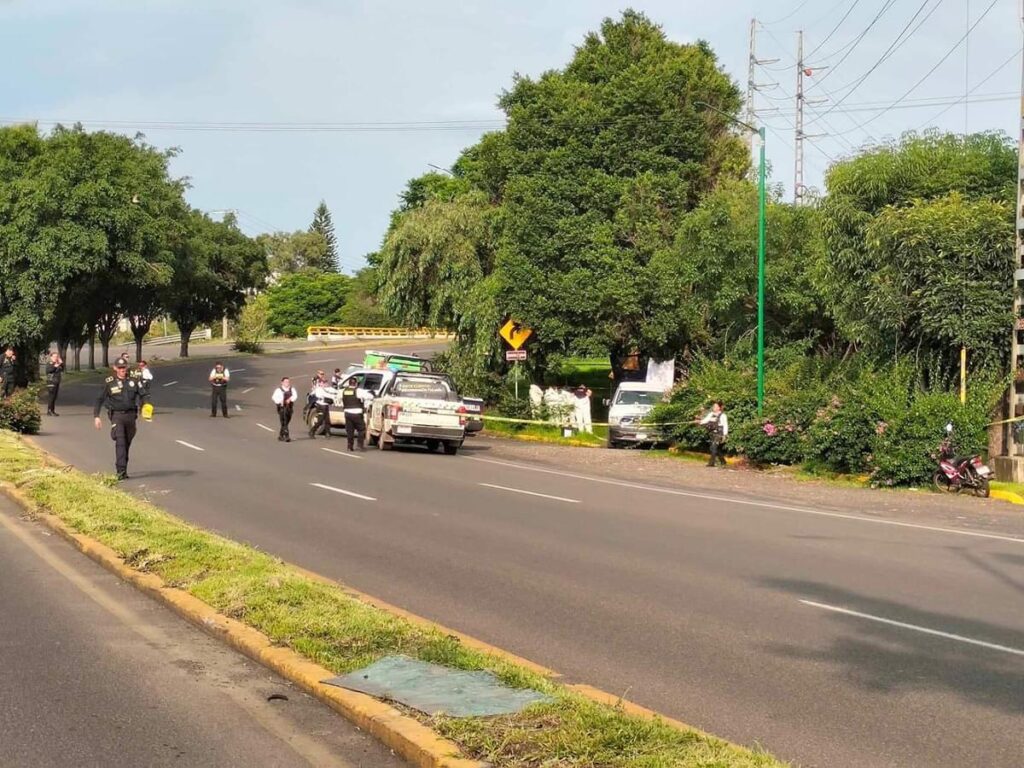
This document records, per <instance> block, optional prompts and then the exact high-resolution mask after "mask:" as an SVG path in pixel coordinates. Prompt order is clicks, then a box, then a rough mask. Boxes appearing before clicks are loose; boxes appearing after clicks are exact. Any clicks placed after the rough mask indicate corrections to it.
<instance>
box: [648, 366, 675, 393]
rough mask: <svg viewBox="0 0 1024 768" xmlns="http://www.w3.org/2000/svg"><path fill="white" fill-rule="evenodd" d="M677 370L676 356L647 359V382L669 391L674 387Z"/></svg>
mask: <svg viewBox="0 0 1024 768" xmlns="http://www.w3.org/2000/svg"><path fill="white" fill-rule="evenodd" d="M675 372H676V361H675V358H672V359H671V360H655V359H654V358H651V359H650V360H648V361H647V379H646V381H647V383H648V384H652V385H654V386H656V387H657V388H658V389H660V390H662V391H664V392H668V390H670V389H672V384H673V383H674V379H675Z"/></svg>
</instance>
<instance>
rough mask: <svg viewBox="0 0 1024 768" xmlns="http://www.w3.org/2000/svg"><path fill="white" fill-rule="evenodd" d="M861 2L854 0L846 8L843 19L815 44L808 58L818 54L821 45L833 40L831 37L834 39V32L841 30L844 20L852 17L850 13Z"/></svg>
mask: <svg viewBox="0 0 1024 768" xmlns="http://www.w3.org/2000/svg"><path fill="white" fill-rule="evenodd" d="M859 4H860V0H853V3H852V4H851V5H850V7H849V8H847V9H846V13H844V14H843V17H842V18H841V19H840V20H839V23H837V24H836V25H835V26H834V27H832V31H831V32H829V33H828V34H827V35H825V39H824V40H822V41H821V42H820V43H818V45H817V46H815V48H814V50H812V51H811V52H810V53H808V54H807V56H806V58H808V59H809V58H811V57H812V56H814V54H816V53H817V52H818V50H819V49H820V48H821V47H822V46H823V45H825V43H827V42H828V41H829V40H831V39H832V36H833V35H834V34H835V33H836V32H837V31H838V30H839V28H840V27H841V26H843V22H844V21H846V20H847V19H848V18H849V17H850V14H851V13H853V10H854V9H855V8H856V7H857V6H858V5H859Z"/></svg>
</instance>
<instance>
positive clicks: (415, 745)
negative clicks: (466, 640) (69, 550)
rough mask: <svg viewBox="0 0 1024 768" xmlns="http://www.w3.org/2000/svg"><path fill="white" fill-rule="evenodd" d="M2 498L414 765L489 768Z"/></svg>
mask: <svg viewBox="0 0 1024 768" xmlns="http://www.w3.org/2000/svg"><path fill="white" fill-rule="evenodd" d="M0 492H3V494H4V495H5V496H7V497H8V498H9V499H11V500H12V501H14V502H15V503H17V504H18V505H19V506H21V507H22V508H23V509H25V510H26V511H27V512H30V513H31V514H33V515H35V516H36V519H38V520H39V521H40V522H42V523H43V524H44V525H45V526H46V527H47V528H49V529H50V530H52V531H54V532H55V533H57V534H58V535H60V536H61V537H62V538H64V539H66V540H67V541H69V542H70V543H71V544H72V545H74V547H75V548H76V549H78V550H79V551H80V552H82V553H83V554H84V555H86V556H87V557H89V558H90V559H91V560H94V561H95V562H96V563H98V564H99V565H101V566H103V567H104V568H106V569H107V570H108V571H110V572H111V573H113V574H115V575H117V576H118V577H120V578H121V579H123V580H124V581H127V582H128V583H129V584H131V585H133V586H134V587H136V588H137V589H139V590H141V591H142V592H144V593H145V594H147V595H149V596H150V597H152V598H153V599H155V600H157V601H158V602H160V603H163V604H164V605H166V606H167V607H168V608H170V609H171V610H172V611H174V612H175V613H177V614H178V615H179V616H181V617H182V618H185V619H187V620H188V621H190V622H192V623H193V624H195V625H196V626H198V627H199V628H201V629H202V630H204V631H205V632H207V633H209V634H211V635H213V636H215V637H218V638H220V639H221V640H223V641H224V642H226V643H227V644H228V645H230V646H231V647H232V648H235V649H236V650H238V651H240V652H242V653H244V654H245V655H246V656H248V657H249V658H250V659H252V660H253V661H256V662H258V663H260V664H263V665H264V666H266V667H268V668H270V669H272V670H273V671H275V672H277V673H278V674H279V675H281V676H282V677H284V678H285V679H287V680H290V681H292V682H293V683H295V684H296V685H298V686H299V687H300V688H302V689H303V690H305V691H306V692H307V693H309V694H311V695H313V696H315V697H316V698H318V699H319V700H320V701H322V702H324V703H325V704H326V705H327V706H329V707H330V708H331V709H333V710H335V711H336V712H338V713H339V714H340V715H342V716H343V717H345V718H346V719H347V720H349V721H351V722H353V723H355V724H356V725H357V726H359V727H360V728H362V729H363V730H365V731H367V732H368V733H371V734H372V735H373V736H374V737H376V738H377V739H379V740H380V741H382V742H383V743H384V744H386V745H387V746H388V747H390V748H391V749H393V750H394V751H395V752H396V753H398V754H399V755H401V756H402V757H403V758H405V759H406V760H408V761H409V762H410V763H412V764H413V765H416V766H419V768H485V767H486V763H482V762H480V761H477V760H471V759H468V758H465V757H461V756H460V755H459V747H458V745H457V744H455V743H454V742H452V741H449V740H447V739H444V738H442V737H440V736H438V735H437V734H436V733H434V731H432V730H431V729H430V728H428V727H427V726H425V725H423V724H422V723H420V722H419V721H418V720H416V719H415V718H412V717H409V716H408V715H405V714H403V713H402V712H399V711H398V710H397V709H395V708H394V707H391V706H389V705H387V704H384V703H383V702H381V701H378V700H377V699H375V698H373V697H372V696H368V695H366V694H363V693H357V692H355V691H348V690H345V689H343V688H337V687H335V686H331V685H325V684H324V683H322V682H321V681H322V680H326V679H327V678H330V677H334V673H333V672H331V671H330V670H329V669H327V668H325V667H322V666H320V665H319V664H315V663H313V662H311V661H309V660H307V659H304V658H303V657H302V656H300V655H299V654H297V653H295V651H293V650H291V649H290V648H284V647H281V646H275V645H274V644H273V643H271V641H270V639H269V638H268V637H267V636H266V635H264V634H263V633H261V632H258V631H257V630H255V629H253V628H252V627H248V626H246V625H245V624H243V623H241V622H240V621H236V620H234V619H231V618H228V617H227V616H224V615H223V614H220V613H218V612H217V611H215V610H214V609H213V608H212V607H210V606H209V605H207V604H206V603H204V602H203V601H202V600H199V599H198V598H196V597H193V596H192V595H190V594H188V593H187V592H185V591H184V590H181V589H177V588H175V587H169V586H167V584H166V583H165V582H164V580H163V579H161V578H160V577H159V576H156V575H155V574H151V573H142V572H140V571H136V570H134V569H133V568H131V567H129V566H127V565H126V564H125V562H124V560H122V559H121V558H120V557H119V556H118V554H117V553H116V552H115V551H114V550H112V549H111V548H110V547H108V546H106V545H105V544H102V543H100V542H99V541H96V540H95V539H92V538H91V537H89V536H85V535H83V534H80V533H75V532H74V531H72V530H71V529H70V528H68V526H67V525H65V524H64V522H63V521H62V520H61V519H60V518H58V517H57V516H56V515H52V514H50V513H48V512H42V511H40V510H39V508H38V507H37V505H36V504H35V503H34V502H32V500H31V499H29V498H28V497H27V496H25V495H24V494H23V493H22V492H21V491H20V490H19V489H17V488H16V487H14V486H13V485H11V484H9V483H2V484H0Z"/></svg>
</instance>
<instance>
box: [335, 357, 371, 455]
mask: <svg viewBox="0 0 1024 768" xmlns="http://www.w3.org/2000/svg"><path fill="white" fill-rule="evenodd" d="M365 399H366V393H365V392H364V391H362V390H360V389H359V380H358V379H356V377H355V376H353V377H352V378H350V379H349V380H348V381H346V382H345V387H344V389H342V390H341V407H342V408H343V409H344V411H345V436H346V437H347V438H348V449H349V450H350V451H351V450H354V448H353V437H355V436H358V441H359V450H360V451H365V450H366V447H365V445H364V442H365V440H366V417H365V416H364V415H363V414H364V411H365V409H366V404H365Z"/></svg>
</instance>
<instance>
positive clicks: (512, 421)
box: [481, 414, 694, 427]
mask: <svg viewBox="0 0 1024 768" xmlns="http://www.w3.org/2000/svg"><path fill="white" fill-rule="evenodd" d="M481 418H482V419H483V420H484V421H501V422H506V423H509V424H539V425H540V426H543V427H561V426H562V424H560V423H559V422H557V421H540V420H539V419H512V418H509V417H507V416H488V415H487V414H484V415H483V416H481ZM591 424H592V425H593V426H595V427H611V426H616V427H617V426H619V425H618V424H614V425H612V424H609V423H608V422H607V421H593V422H591ZM693 424H694V422H692V421H663V422H640V423H639V424H635V425H632V426H637V427H681V426H686V425H693ZM565 426H569V425H568V424H566V425H565Z"/></svg>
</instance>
